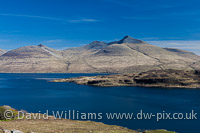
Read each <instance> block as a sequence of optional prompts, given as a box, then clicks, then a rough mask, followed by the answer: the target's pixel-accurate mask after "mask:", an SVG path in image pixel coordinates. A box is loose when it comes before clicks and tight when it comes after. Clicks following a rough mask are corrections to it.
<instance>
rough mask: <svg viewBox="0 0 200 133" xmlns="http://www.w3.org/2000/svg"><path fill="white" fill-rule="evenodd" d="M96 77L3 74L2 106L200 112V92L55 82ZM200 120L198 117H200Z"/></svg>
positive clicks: (132, 123)
mask: <svg viewBox="0 0 200 133" xmlns="http://www.w3.org/2000/svg"><path fill="white" fill-rule="evenodd" d="M84 75H85V76H93V75H97V74H0V105H10V106H12V107H14V108H17V109H25V110H27V111H28V112H38V111H42V112H45V111H46V110H50V111H52V110H54V111H65V110H77V111H79V112H96V113H106V112H118V113H123V112H127V113H128V112H129V113H132V112H133V113H138V112H139V111H140V110H143V111H144V112H146V113H160V112H162V111H163V110H164V111H166V112H171V113H172V112H183V113H184V112H191V110H195V112H197V113H200V90H190V89H161V88H143V87H92V86H83V85H76V84H73V83H52V82H48V81H49V80H52V79H55V78H66V77H77V76H84ZM197 117H199V114H198V115H197ZM95 121H101V122H104V123H106V124H113V125H120V126H124V127H128V128H130V129H167V130H172V131H177V132H180V133H189V132H194V131H197V130H198V131H199V130H200V126H199V123H200V120H199V119H198V120H161V121H159V122H156V119H152V120H108V119H105V117H103V119H102V120H95Z"/></svg>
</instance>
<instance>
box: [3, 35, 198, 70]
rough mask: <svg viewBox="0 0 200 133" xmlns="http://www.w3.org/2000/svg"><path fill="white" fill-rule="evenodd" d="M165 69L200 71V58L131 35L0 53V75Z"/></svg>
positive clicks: (27, 47) (29, 47) (22, 48)
mask: <svg viewBox="0 0 200 133" xmlns="http://www.w3.org/2000/svg"><path fill="white" fill-rule="evenodd" d="M141 44H142V45H141ZM4 52H5V51H3V52H2V53H4ZM0 53H1V52H0ZM166 69H178V70H194V69H199V70H200V57H199V56H197V55H195V54H193V53H191V52H187V51H183V50H178V49H167V48H160V47H157V46H154V45H151V44H148V43H146V42H144V41H142V40H138V39H135V38H132V37H130V36H125V37H124V38H123V39H121V40H119V41H115V42H111V43H105V42H101V41H94V42H91V43H89V44H87V45H85V46H82V47H78V48H69V49H66V50H62V51H58V50H55V49H52V48H49V47H47V46H44V45H42V44H41V45H37V46H26V47H21V48H18V49H14V50H11V51H8V52H6V53H5V54H3V55H1V54H0V72H1V73H6V72H9V73H25V72H26V73H133V72H144V71H148V70H166Z"/></svg>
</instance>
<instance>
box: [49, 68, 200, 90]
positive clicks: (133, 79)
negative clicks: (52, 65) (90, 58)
mask: <svg viewBox="0 0 200 133" xmlns="http://www.w3.org/2000/svg"><path fill="white" fill-rule="evenodd" d="M53 82H74V83H77V84H81V85H92V86H144V87H164V88H200V71H197V70H192V71H184V70H152V71H148V72H142V73H135V74H117V75H107V76H93V77H76V78H68V79H57V80H54V81H53Z"/></svg>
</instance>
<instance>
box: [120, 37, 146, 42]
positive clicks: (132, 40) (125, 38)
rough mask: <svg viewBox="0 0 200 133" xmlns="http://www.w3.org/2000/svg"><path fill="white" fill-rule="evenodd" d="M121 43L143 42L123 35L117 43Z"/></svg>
mask: <svg viewBox="0 0 200 133" xmlns="http://www.w3.org/2000/svg"><path fill="white" fill-rule="evenodd" d="M122 43H143V41H141V40H138V39H135V38H133V37H131V36H125V37H124V38H123V39H122V40H120V41H118V44H122Z"/></svg>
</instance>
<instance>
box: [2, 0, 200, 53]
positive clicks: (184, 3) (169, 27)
mask: <svg viewBox="0 0 200 133" xmlns="http://www.w3.org/2000/svg"><path fill="white" fill-rule="evenodd" d="M199 5H200V1H198V0H73V1H72V0H6V1H5V0H0V48H1V49H7V50H10V49H15V48H18V47H22V46H26V45H38V44H40V43H42V44H44V45H47V46H49V47H52V48H56V49H65V48H69V47H78V46H82V45H84V44H87V43H90V42H91V41H94V40H100V41H106V42H109V41H113V40H119V39H121V38H122V37H123V36H125V35H130V36H132V37H134V38H138V39H142V40H145V41H147V42H149V43H151V44H154V45H157V46H161V47H174V48H181V49H185V50H189V51H193V52H195V53H197V54H200V8H199Z"/></svg>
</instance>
